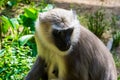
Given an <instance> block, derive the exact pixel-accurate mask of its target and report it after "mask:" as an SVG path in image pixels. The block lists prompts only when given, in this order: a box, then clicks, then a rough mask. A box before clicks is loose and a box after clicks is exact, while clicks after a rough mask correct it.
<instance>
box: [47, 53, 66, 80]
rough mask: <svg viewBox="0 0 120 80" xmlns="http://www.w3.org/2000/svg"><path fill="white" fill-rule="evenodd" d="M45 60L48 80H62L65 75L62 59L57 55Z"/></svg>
mask: <svg viewBox="0 0 120 80" xmlns="http://www.w3.org/2000/svg"><path fill="white" fill-rule="evenodd" d="M45 60H46V63H47V67H46V71H47V73H48V78H49V80H53V79H59V80H61V79H63V77H64V76H65V74H66V65H65V61H64V58H63V57H61V56H58V55H49V56H48V57H47V58H45Z"/></svg>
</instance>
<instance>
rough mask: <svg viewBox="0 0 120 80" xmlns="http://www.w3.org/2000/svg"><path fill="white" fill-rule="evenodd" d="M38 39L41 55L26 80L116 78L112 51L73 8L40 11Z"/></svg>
mask: <svg viewBox="0 0 120 80" xmlns="http://www.w3.org/2000/svg"><path fill="white" fill-rule="evenodd" d="M35 40H36V44H37V50H38V57H37V59H36V62H35V63H34V65H33V67H32V69H31V70H30V72H29V73H28V75H27V76H26V78H25V80H117V72H116V66H115V63H114V59H113V57H112V54H111V53H110V51H109V50H108V49H107V47H106V46H105V45H104V43H103V42H102V41H101V40H100V39H99V38H98V37H97V36H95V34H93V33H92V32H91V31H89V30H88V29H87V28H85V27H83V26H82V25H81V24H80V22H79V20H78V18H77V14H76V13H75V12H74V11H73V10H66V9H61V8H54V9H52V10H49V11H48V12H43V13H40V14H39V17H38V19H37V20H36V26H35Z"/></svg>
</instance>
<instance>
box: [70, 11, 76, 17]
mask: <svg viewBox="0 0 120 80" xmlns="http://www.w3.org/2000/svg"><path fill="white" fill-rule="evenodd" d="M71 12H72V14H73V16H74V18H76V17H77V14H76V11H75V10H73V9H71Z"/></svg>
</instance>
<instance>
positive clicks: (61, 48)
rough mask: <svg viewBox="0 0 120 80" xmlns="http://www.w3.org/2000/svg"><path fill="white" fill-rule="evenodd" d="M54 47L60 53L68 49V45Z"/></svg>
mask: <svg viewBox="0 0 120 80" xmlns="http://www.w3.org/2000/svg"><path fill="white" fill-rule="evenodd" d="M56 46H57V48H58V49H59V50H60V51H67V50H69V48H70V44H68V45H64V46H61V45H56Z"/></svg>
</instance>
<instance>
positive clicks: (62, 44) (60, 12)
mask: <svg viewBox="0 0 120 80" xmlns="http://www.w3.org/2000/svg"><path fill="white" fill-rule="evenodd" d="M39 20H40V25H41V26H40V27H41V28H40V29H41V32H42V33H43V34H42V35H43V36H44V38H45V39H44V41H45V40H46V41H45V43H47V42H49V43H50V44H52V45H53V46H55V47H56V48H57V49H58V50H60V51H68V50H69V49H70V47H71V46H72V44H73V42H76V41H77V39H78V35H79V31H77V30H79V29H78V28H79V27H78V24H79V22H78V20H77V18H76V15H75V14H74V13H73V11H69V10H64V9H53V10H51V11H48V12H45V13H42V14H40V19H39ZM53 46H52V47H53Z"/></svg>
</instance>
